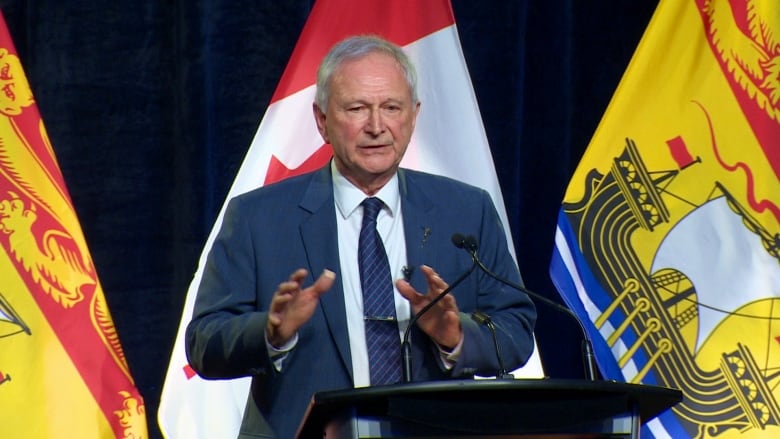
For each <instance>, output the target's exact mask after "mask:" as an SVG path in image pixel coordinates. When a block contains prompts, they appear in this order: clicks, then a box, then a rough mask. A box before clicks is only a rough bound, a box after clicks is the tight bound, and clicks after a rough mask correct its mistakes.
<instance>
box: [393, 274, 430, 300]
mask: <svg viewBox="0 0 780 439" xmlns="http://www.w3.org/2000/svg"><path fill="white" fill-rule="evenodd" d="M395 287H396V288H397V289H398V292H399V293H400V294H401V295H402V296H403V297H404V298H406V300H408V301H409V303H411V304H415V303H417V302H419V301H420V300H421V299H422V297H423V296H422V294H420V293H418V292H417V290H415V289H414V287H413V286H412V284H410V283H409V282H407V281H406V280H405V279H398V280H396V281H395Z"/></svg>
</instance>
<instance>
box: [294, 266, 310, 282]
mask: <svg viewBox="0 0 780 439" xmlns="http://www.w3.org/2000/svg"><path fill="white" fill-rule="evenodd" d="M308 274H309V272H308V271H306V269H305V268H299V269H297V270H295V271H294V272H293V274H291V275H290V281H291V282H295V283H297V284H298V285H299V286H300V285H301V283H302V282H303V281H304V279H306V275H308Z"/></svg>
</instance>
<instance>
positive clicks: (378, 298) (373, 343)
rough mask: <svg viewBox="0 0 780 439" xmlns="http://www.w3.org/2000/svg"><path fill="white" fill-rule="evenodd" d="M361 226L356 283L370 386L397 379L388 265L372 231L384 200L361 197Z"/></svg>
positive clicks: (398, 345) (397, 352) (398, 369)
mask: <svg viewBox="0 0 780 439" xmlns="http://www.w3.org/2000/svg"><path fill="white" fill-rule="evenodd" d="M362 205H363V226H362V228H361V229H360V239H359V241H358V264H359V269H360V285H361V287H362V288H363V316H364V322H365V326H366V345H367V347H368V365H369V370H370V372H371V385H374V386H377V385H382V384H392V383H396V382H398V381H400V380H401V341H400V338H399V335H398V322H397V319H396V315H395V301H394V299H393V280H392V278H391V276H390V264H389V263H388V262H387V253H385V247H384V245H382V238H381V237H380V236H379V232H378V231H377V230H376V218H377V215H379V211H380V210H382V206H384V203H383V202H382V200H380V199H378V198H374V197H371V198H366V199H365V200H363V203H362Z"/></svg>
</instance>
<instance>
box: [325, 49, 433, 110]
mask: <svg viewBox="0 0 780 439" xmlns="http://www.w3.org/2000/svg"><path fill="white" fill-rule="evenodd" d="M377 52H378V53H384V54H387V55H390V56H391V57H393V58H394V59H395V60H396V61H398V65H399V66H400V67H401V70H402V71H403V74H404V77H405V78H406V82H407V84H408V85H409V91H410V92H411V94H412V103H413V104H417V101H418V99H417V72H416V71H415V69H414V64H412V61H411V60H410V59H409V57H408V56H406V53H404V51H403V49H401V48H400V47H398V46H396V45H395V44H393V43H391V42H389V41H387V40H385V39H383V38H380V37H378V36H376V35H358V36H353V37H349V38H347V39H344V40H342V41H340V42H339V43H337V44H336V45H335V46H333V48H331V49H330V51H329V52H328V54H327V55H325V58H323V59H322V62H321V63H320V67H319V69H317V93H316V95H315V103H316V104H317V106H318V107H319V108H320V110H322V111H325V110H326V109H327V108H328V99H329V98H330V80H331V78H332V77H333V73H334V72H335V71H336V70H337V69H338V68H339V67H340V66H341V65H342V64H344V63H345V62H347V61H352V60H356V59H360V58H362V57H364V56H366V55H368V54H370V53H377Z"/></svg>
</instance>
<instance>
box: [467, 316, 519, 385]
mask: <svg viewBox="0 0 780 439" xmlns="http://www.w3.org/2000/svg"><path fill="white" fill-rule="evenodd" d="M471 319H472V320H474V321H475V322H477V323H479V324H480V325H485V326H487V328H488V329H489V330H490V335H492V336H493V347H494V348H495V349H496V357H498V372H497V373H496V378H498V379H507V380H513V379H515V376H514V375H512V374H511V373H509V372H507V370H506V366H504V356H503V355H501V347H500V346H499V344H498V337H496V325H494V324H493V320H492V319H491V318H490V316H489V315H487V314H485V313H483V312H481V311H474V312H473V313H471Z"/></svg>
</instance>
